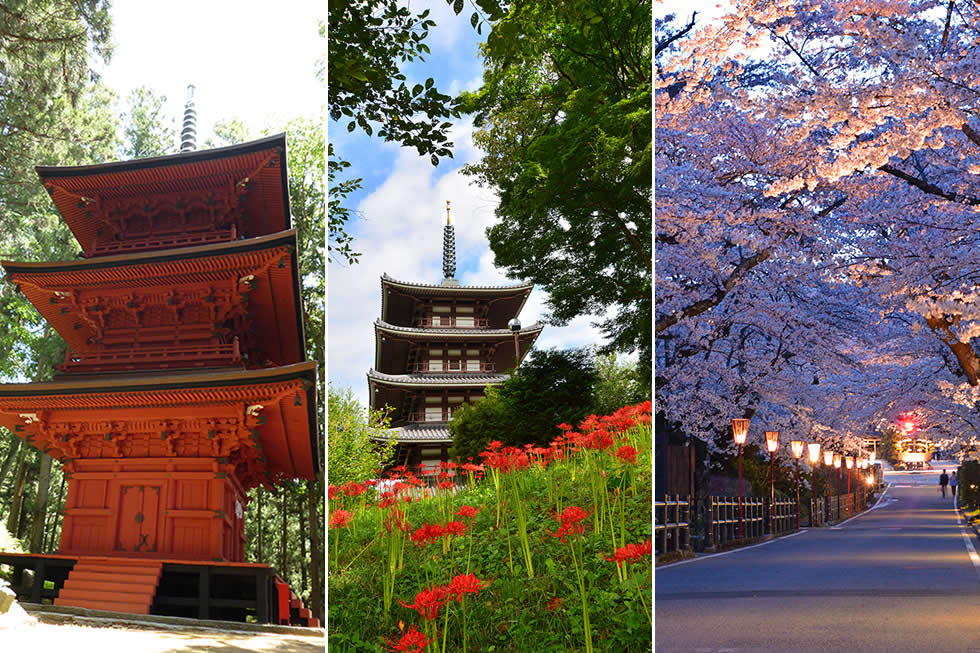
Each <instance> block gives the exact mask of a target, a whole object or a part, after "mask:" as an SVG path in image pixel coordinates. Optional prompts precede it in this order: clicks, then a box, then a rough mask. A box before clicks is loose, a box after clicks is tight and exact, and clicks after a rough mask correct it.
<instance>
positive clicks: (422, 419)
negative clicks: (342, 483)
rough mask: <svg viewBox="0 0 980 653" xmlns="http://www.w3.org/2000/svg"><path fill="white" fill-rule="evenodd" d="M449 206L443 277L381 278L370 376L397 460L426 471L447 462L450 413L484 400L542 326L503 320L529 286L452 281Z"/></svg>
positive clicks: (376, 406)
mask: <svg viewBox="0 0 980 653" xmlns="http://www.w3.org/2000/svg"><path fill="white" fill-rule="evenodd" d="M446 204H447V207H446V224H445V226H444V227H443V266H442V267H443V276H444V278H443V280H442V282H441V283H439V284H426V283H417V282H408V281H398V280H396V279H393V278H391V277H389V276H388V275H387V274H383V275H382V276H381V318H380V319H379V320H376V321H375V323H374V340H375V361H374V369H371V370H369V371H368V375H367V376H368V387H369V393H370V406H371V408H372V409H374V410H377V409H380V408H383V407H385V406H388V407H389V408H390V409H391V412H390V417H391V426H392V427H393V432H394V435H395V437H396V438H397V440H398V446H397V449H396V453H395V464H396V465H408V466H409V467H417V466H421V467H422V469H423V471H424V472H426V473H431V472H433V471H434V470H436V469H438V467H439V463H440V462H441V461H444V460H448V452H449V447H450V446H451V445H452V438H451V437H450V435H449V428H448V423H449V420H450V419H451V418H452V415H453V411H454V410H456V409H457V408H458V407H459V406H461V405H463V404H465V403H474V402H476V401H479V400H480V399H482V398H483V390H484V388H485V387H486V386H487V385H500V384H501V383H503V382H504V381H505V380H507V378H508V375H507V374H506V372H507V371H508V370H510V369H512V368H514V367H515V364H516V363H518V362H519V359H523V357H524V356H526V355H527V352H528V351H530V349H531V347H532V346H533V345H534V341H535V340H536V339H537V337H538V335H539V334H540V333H541V329H542V325H541V324H538V323H535V324H532V325H531V326H528V327H525V328H519V329H518V330H516V332H515V331H514V330H512V328H511V327H509V325H508V323H509V322H510V321H511V320H513V319H515V318H516V317H517V316H518V314H519V313H520V312H521V309H522V308H523V306H524V302H526V301H527V298H528V295H530V294H531V289H532V288H533V285H532V284H530V283H522V284H517V285H508V286H462V285H460V283H459V281H457V280H456V278H455V274H456V254H455V250H456V246H455V228H454V226H453V224H452V219H451V218H450V216H449V207H448V204H449V203H448V202H447V203H446ZM515 333H516V338H515ZM515 342H516V343H517V348H518V349H519V351H515Z"/></svg>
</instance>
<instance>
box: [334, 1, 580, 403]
mask: <svg viewBox="0 0 980 653" xmlns="http://www.w3.org/2000/svg"><path fill="white" fill-rule="evenodd" d="M410 6H411V8H412V10H413V11H415V12H419V11H421V10H422V9H425V8H429V9H430V10H431V14H430V16H431V17H432V19H433V20H435V22H436V27H434V28H433V29H432V30H430V35H429V40H428V41H427V43H428V45H429V47H430V48H431V50H432V53H431V55H430V56H429V57H427V60H426V61H425V62H423V63H419V62H414V63H413V64H411V65H409V66H408V67H407V68H406V69H405V70H404V71H403V72H404V73H405V75H406V76H407V77H408V80H407V84H408V85H409V86H412V85H413V84H414V83H416V82H424V81H425V79H427V78H428V77H433V78H434V79H435V82H436V85H437V86H438V87H439V89H440V90H442V91H443V92H446V93H450V94H455V93H456V92H458V91H459V90H463V89H467V90H473V89H476V88H478V87H479V84H480V80H481V76H482V62H481V60H480V57H479V54H478V50H477V44H478V39H479V38H481V37H479V36H478V35H477V34H476V33H475V31H474V30H473V29H472V28H471V27H470V24H469V19H468V17H469V14H468V13H467V12H466V11H464V12H463V15H461V16H455V15H454V14H453V13H452V10H451V9H450V8H449V6H448V5H447V3H446V2H445V0H428V1H427V2H412V3H411V4H410ZM452 132H453V133H452V137H451V140H452V141H453V142H454V143H455V152H454V155H455V156H454V158H453V159H443V160H442V161H441V162H440V164H439V166H438V167H437V168H433V166H432V164H431V163H430V162H429V160H428V157H420V156H418V153H417V152H416V150H415V149H412V148H402V147H400V146H399V145H397V144H393V143H385V142H384V141H382V140H381V139H379V138H376V137H375V138H370V137H367V136H365V135H364V134H363V133H361V132H360V130H358V131H357V132H355V133H353V134H351V133H348V132H347V129H346V123H345V122H341V123H332V122H331V123H330V124H329V125H328V131H327V135H328V139H329V140H330V142H332V143H333V144H334V148H335V149H336V150H338V153H339V154H340V155H341V156H342V157H344V158H346V159H347V160H348V161H350V162H351V164H352V166H351V168H349V169H348V172H349V173H350V176H351V177H362V178H363V179H364V182H363V186H364V188H363V189H362V190H361V191H359V192H358V193H357V194H356V195H352V196H350V197H349V201H348V206H350V207H351V208H353V209H355V210H356V211H358V212H359V216H358V218H357V219H356V221H355V222H354V223H353V224H351V225H349V231H350V233H352V234H353V235H354V236H355V238H356V242H355V245H354V249H355V250H356V251H359V252H362V256H361V259H360V262H359V263H358V264H356V265H353V266H345V265H342V264H338V263H333V264H330V265H329V266H328V270H327V282H328V291H327V351H328V354H327V355H328V363H327V365H328V367H327V374H328V379H329V381H330V382H331V384H333V385H334V386H335V387H336V388H338V389H343V388H351V389H352V390H353V391H354V394H355V396H356V397H358V398H359V400H360V401H361V403H362V404H363V405H366V404H367V378H366V373H367V371H368V369H370V368H371V367H373V366H374V327H373V323H374V320H375V319H377V318H378V317H380V310H381V283H380V277H381V274H382V273H384V272H387V274H389V275H390V276H392V277H395V278H396V279H401V280H404V281H416V282H424V283H438V282H439V281H441V280H442V224H443V221H444V220H445V214H446V211H445V207H446V200H449V201H450V202H451V203H452V213H453V219H454V222H455V225H456V261H457V265H456V278H457V279H459V280H460V282H461V283H463V284H464V285H471V284H472V285H489V284H497V283H504V284H507V283H515V281H514V280H508V279H507V278H506V277H504V275H503V273H502V272H501V271H499V270H497V269H496V268H495V267H494V265H493V253H492V252H491V251H490V248H489V245H488V244H487V241H486V235H485V231H486V229H487V227H489V226H490V225H491V224H493V222H494V220H495V218H494V209H495V207H496V205H497V200H496V197H495V195H494V193H493V192H492V191H491V190H488V189H483V188H479V187H478V186H476V185H473V184H472V183H471V181H470V180H469V179H468V178H466V177H464V176H463V175H462V174H460V168H461V166H462V165H463V164H465V163H468V162H474V161H476V160H478V159H479V156H480V153H479V151H478V150H477V149H476V148H475V147H474V145H473V142H472V138H471V134H472V125H471V123H470V121H469V120H468V119H465V118H464V119H461V120H458V121H456V123H455V125H454V127H453V130H452ZM544 301H545V296H544V294H543V292H542V291H541V290H540V289H535V290H534V292H532V294H531V297H530V298H529V300H528V303H527V305H526V306H525V308H524V310H523V311H522V313H521V315H520V318H521V321H522V322H523V323H524V324H525V325H527V324H530V323H532V322H534V321H536V320H540V319H542V317H543V316H544V313H545V311H544V309H543V303H544ZM599 341H600V340H599V335H598V332H597V331H596V330H595V329H593V328H592V327H591V325H590V320H589V319H588V318H580V319H578V320H575V321H573V322H572V323H570V324H569V325H568V326H566V327H561V328H559V327H554V326H546V327H545V329H544V331H543V333H542V335H541V337H540V338H539V339H538V342H537V347H538V348H542V347H543V348H548V347H559V348H567V347H576V346H584V345H590V344H594V343H597V342H599Z"/></svg>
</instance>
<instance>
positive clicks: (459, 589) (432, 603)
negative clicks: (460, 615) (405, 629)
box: [399, 574, 491, 620]
mask: <svg viewBox="0 0 980 653" xmlns="http://www.w3.org/2000/svg"><path fill="white" fill-rule="evenodd" d="M490 583H491V581H489V580H480V579H479V578H477V577H476V574H465V575H458V576H456V577H455V578H453V579H452V581H450V583H449V584H448V585H436V586H434V587H431V588H428V589H423V590H422V591H421V592H419V593H418V594H416V595H415V603H412V604H408V603H404V602H402V601H399V603H401V604H402V606H404V607H406V608H410V609H412V610H418V613H419V614H420V615H422V617H424V618H425V619H428V620H433V619H436V618H437V617H438V616H439V608H441V607H442V606H444V605H446V603H448V602H449V601H450V600H452V599H455V600H456V601H457V602H462V600H463V597H464V596H466V595H467V594H473V595H479V593H480V590H482V589H486V587H487V586H489V585H490Z"/></svg>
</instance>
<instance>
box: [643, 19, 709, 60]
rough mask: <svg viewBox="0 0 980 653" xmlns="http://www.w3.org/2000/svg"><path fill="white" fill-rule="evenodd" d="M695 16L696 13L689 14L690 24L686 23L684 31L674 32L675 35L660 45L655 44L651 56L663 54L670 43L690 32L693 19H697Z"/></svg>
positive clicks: (692, 26)
mask: <svg viewBox="0 0 980 653" xmlns="http://www.w3.org/2000/svg"><path fill="white" fill-rule="evenodd" d="M697 15H698V12H696V11H695V12H694V13H692V14H691V22H690V23H688V24H687V25H686V26H685V27H684V29H682V30H681V31H679V32H676V33H674V34H672V35H671V36H669V37H668V38H666V39H665V40H663V41H661V42H660V43H657V47H656V49H655V50H654V51H653V56H654V57H656V56H657V55H658V54H660V53H661V52H663V51H664V50H666V49H667V48H668V47H670V44H671V43H673V42H674V41H676V40H677V39H679V38H681V37H682V36H684V35H685V34H687V33H688V32H690V31H691V30H692V29H693V28H694V19H695V17H697Z"/></svg>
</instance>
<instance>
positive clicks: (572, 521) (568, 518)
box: [548, 506, 589, 542]
mask: <svg viewBox="0 0 980 653" xmlns="http://www.w3.org/2000/svg"><path fill="white" fill-rule="evenodd" d="M588 517H589V513H588V512H586V511H585V510H583V509H582V508H579V507H578V506H569V507H567V508H565V510H563V511H562V513H561V515H558V516H557V518H558V520H559V521H560V522H561V528H559V529H558V532H557V533H548V535H550V536H552V537H557V538H559V539H560V540H561V541H562V542H567V540H566V539H565V536H566V535H570V534H574V535H581V534H582V533H584V532H585V524H582V523H581V522H582V521H584V520H586V519H588Z"/></svg>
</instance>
